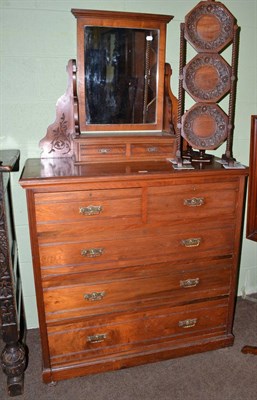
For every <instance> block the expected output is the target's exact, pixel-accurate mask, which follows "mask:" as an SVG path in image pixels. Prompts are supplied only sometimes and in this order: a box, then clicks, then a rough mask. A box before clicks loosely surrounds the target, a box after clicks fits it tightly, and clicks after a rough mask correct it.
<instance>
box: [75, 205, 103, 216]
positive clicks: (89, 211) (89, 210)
mask: <svg viewBox="0 0 257 400" xmlns="http://www.w3.org/2000/svg"><path fill="white" fill-rule="evenodd" d="M102 211H103V207H102V206H87V207H80V208H79V213H80V214H83V215H98V214H100V213H101V212H102Z"/></svg>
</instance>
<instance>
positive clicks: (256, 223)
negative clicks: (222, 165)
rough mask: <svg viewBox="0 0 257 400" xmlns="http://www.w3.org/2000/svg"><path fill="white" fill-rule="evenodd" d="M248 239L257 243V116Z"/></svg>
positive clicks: (253, 128)
mask: <svg viewBox="0 0 257 400" xmlns="http://www.w3.org/2000/svg"><path fill="white" fill-rule="evenodd" d="M246 237H247V239H251V240H254V241H255V242H257V115H252V116H251V141H250V159H249V188H248V206H247V227H246Z"/></svg>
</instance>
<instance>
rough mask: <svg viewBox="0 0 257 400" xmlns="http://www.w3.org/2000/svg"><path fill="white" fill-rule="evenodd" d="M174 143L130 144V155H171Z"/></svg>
mask: <svg viewBox="0 0 257 400" xmlns="http://www.w3.org/2000/svg"><path fill="white" fill-rule="evenodd" d="M174 148H175V143H174V142H173V143H171V144H156V143H147V144H132V145H131V155H132V156H143V157H150V158H152V157H155V156H157V157H158V156H166V157H171V155H172V154H173V153H174Z"/></svg>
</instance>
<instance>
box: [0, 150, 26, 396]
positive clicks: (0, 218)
mask: <svg viewBox="0 0 257 400" xmlns="http://www.w3.org/2000/svg"><path fill="white" fill-rule="evenodd" d="M19 157H20V153H19V151H18V150H2V151H0V160H1V163H0V334H1V337H2V339H3V342H4V343H5V347H4V349H3V350H2V353H1V367H2V369H3V372H4V373H5V374H6V375H7V389H8V394H9V395H10V396H16V395H20V394H22V393H23V381H24V371H25V368H26V364H27V360H26V351H25V346H24V344H23V343H22V339H23V333H24V332H23V330H24V310H23V303H22V287H21V280H20V275H19V262H18V252H17V243H16V237H15V230H14V225H13V215H12V199H11V187H10V173H11V172H12V171H18V169H19Z"/></svg>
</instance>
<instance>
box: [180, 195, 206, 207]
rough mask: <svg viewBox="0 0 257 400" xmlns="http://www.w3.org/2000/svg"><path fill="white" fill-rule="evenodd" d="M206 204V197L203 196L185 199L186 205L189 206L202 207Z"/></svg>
mask: <svg viewBox="0 0 257 400" xmlns="http://www.w3.org/2000/svg"><path fill="white" fill-rule="evenodd" d="M202 205H204V198H203V197H192V198H191V199H185V200H184V206H188V207H200V206H202Z"/></svg>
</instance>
